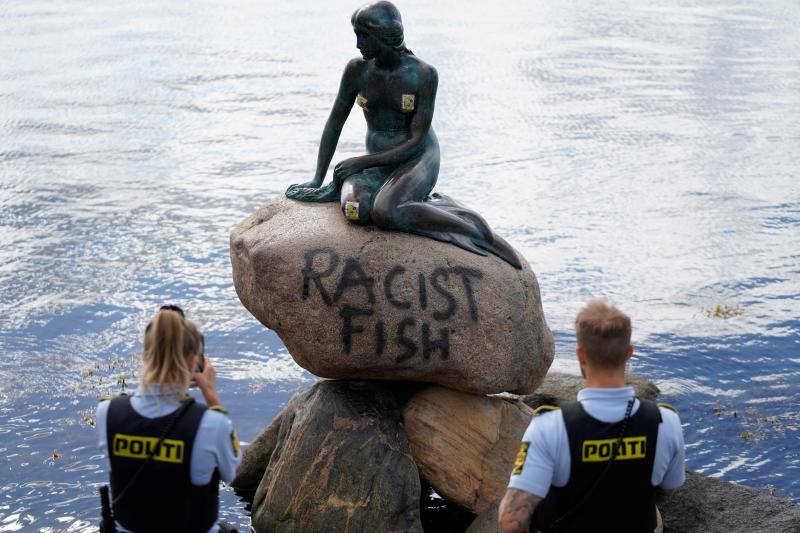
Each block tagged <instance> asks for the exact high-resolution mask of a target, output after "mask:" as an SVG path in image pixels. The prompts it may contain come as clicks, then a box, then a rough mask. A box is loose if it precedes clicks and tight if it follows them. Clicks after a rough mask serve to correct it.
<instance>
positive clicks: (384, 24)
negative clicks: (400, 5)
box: [350, 1, 409, 59]
mask: <svg viewBox="0 0 800 533" xmlns="http://www.w3.org/2000/svg"><path fill="white" fill-rule="evenodd" d="M350 23H351V24H352V25H353V31H355V32H356V38H357V44H356V46H358V49H359V50H361V54H362V55H363V56H364V59H372V58H374V57H376V56H378V55H379V53H380V48H381V47H384V48H388V49H390V50H394V51H396V52H409V50H408V48H406V45H405V39H404V37H403V21H402V19H401V18H400V11H398V10H397V8H396V7H395V6H394V4H392V3H391V2H386V1H381V2H375V3H372V4H367V5H365V6H362V7H360V8H358V9H356V11H355V12H354V13H353V16H352V17H350Z"/></svg>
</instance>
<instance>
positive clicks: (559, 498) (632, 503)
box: [499, 301, 684, 533]
mask: <svg viewBox="0 0 800 533" xmlns="http://www.w3.org/2000/svg"><path fill="white" fill-rule="evenodd" d="M575 329H576V336H577V341H578V342H577V344H578V345H577V349H576V353H577V356H578V362H579V363H580V367H581V373H582V374H583V376H584V378H585V379H586V388H585V389H583V390H581V391H580V393H578V400H577V401H572V402H564V403H562V404H561V407H560V408H556V407H550V406H543V407H540V408H539V409H537V410H536V411H535V414H534V418H533V420H532V421H531V424H530V426H529V427H528V429H527V430H526V432H525V435H524V436H523V441H522V444H521V446H520V450H519V453H518V455H517V458H516V462H515V464H514V470H513V472H512V475H511V481H510V482H509V485H508V490H507V491H506V494H505V496H504V497H503V500H502V501H501V503H500V509H499V520H500V527H501V529H502V530H503V531H504V532H506V533H512V532H528V531H536V530H538V531H542V532H550V531H559V532H578V531H614V532H631V533H644V532H651V531H660V527H661V525H660V516H659V515H658V510H657V509H656V500H657V499H661V500H660V501H663V499H665V498H666V497H667V496H668V493H669V491H671V490H672V489H675V488H677V487H680V486H681V485H682V484H683V482H684V446H683V432H682V430H681V426H680V419H679V418H678V414H677V412H676V411H675V410H674V408H672V407H670V406H667V405H666V404H656V403H654V402H651V401H647V400H640V399H638V398H635V397H634V390H633V388H632V387H626V386H625V384H624V382H625V365H626V363H627V361H628V359H630V357H631V356H632V355H633V346H631V344H630V338H631V321H630V318H628V316H626V315H625V314H624V313H622V312H621V311H619V310H618V309H616V308H615V307H613V306H610V305H607V304H605V303H603V302H600V301H593V302H589V304H587V305H586V307H584V308H583V309H582V310H581V311H580V313H579V314H578V316H577V318H576V320H575Z"/></svg>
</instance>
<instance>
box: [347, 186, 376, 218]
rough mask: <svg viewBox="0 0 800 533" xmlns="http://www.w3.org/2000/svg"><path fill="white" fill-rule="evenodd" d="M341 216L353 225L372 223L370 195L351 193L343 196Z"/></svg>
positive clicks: (361, 192) (359, 192)
mask: <svg viewBox="0 0 800 533" xmlns="http://www.w3.org/2000/svg"><path fill="white" fill-rule="evenodd" d="M340 205H341V208H342V214H343V215H344V217H345V218H346V219H347V220H349V221H350V222H353V223H354V224H369V223H370V222H371V221H372V216H371V211H372V195H371V194H369V193H367V192H365V191H352V193H351V194H343V195H342V199H341V204H340Z"/></svg>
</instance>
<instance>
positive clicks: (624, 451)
mask: <svg viewBox="0 0 800 533" xmlns="http://www.w3.org/2000/svg"><path fill="white" fill-rule="evenodd" d="M634 401H635V398H632V399H631V400H630V401H629V402H628V405H627V408H626V411H625V417H624V418H623V419H622V420H621V421H619V422H616V423H610V424H609V423H605V422H601V421H600V420H597V419H595V418H593V417H592V416H591V415H589V414H588V413H587V412H586V411H585V410H584V409H583V406H582V405H581V404H580V402H577V401H576V402H564V403H562V404H561V411H562V415H563V417H564V424H565V426H566V430H567V438H568V440H569V448H570V477H569V480H568V482H567V484H566V485H565V486H563V487H550V491H549V492H548V494H547V497H546V498H544V499H543V500H542V501H541V502H539V505H537V506H536V511H535V512H534V516H533V527H535V528H538V529H539V530H540V531H542V532H547V533H549V532H572V531H591V530H595V529H597V528H598V526H603V525H607V526H608V527H609V528H611V529H612V530H613V531H615V532H625V533H628V532H630V533H640V532H645V531H653V529H654V528H655V526H656V516H655V493H656V487H654V486H653V485H652V483H651V477H652V472H653V462H654V461H655V448H656V440H657V438H658V426H659V424H660V423H661V413H660V411H659V410H658V406H657V405H656V404H655V403H654V402H650V401H647V400H639V409H638V410H637V412H636V414H635V415H633V416H631V411H632V409H633V405H634ZM612 465H614V466H613V469H614V470H613V471H614V475H612V476H609V475H608V474H609V472H610V471H611V470H612ZM579 512H580V513H579Z"/></svg>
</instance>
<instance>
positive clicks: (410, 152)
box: [333, 67, 439, 180]
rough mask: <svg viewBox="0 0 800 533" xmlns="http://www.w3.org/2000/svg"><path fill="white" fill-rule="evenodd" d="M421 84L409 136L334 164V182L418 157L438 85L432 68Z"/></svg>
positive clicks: (428, 70)
mask: <svg viewBox="0 0 800 533" xmlns="http://www.w3.org/2000/svg"><path fill="white" fill-rule="evenodd" d="M425 74H426V76H425V81H424V83H423V84H422V85H421V87H420V89H419V92H418V93H417V98H416V102H415V104H416V106H417V109H416V111H415V113H414V118H413V119H411V127H410V128H409V130H410V131H409V133H410V135H409V137H408V139H406V140H405V141H403V142H401V143H399V144H397V145H395V146H393V147H391V148H389V149H388V150H383V151H382V152H375V153H374V154H368V155H363V156H360V157H355V158H352V159H346V160H345V161H342V162H341V163H339V164H338V165H336V169H335V170H334V172H333V176H334V179H339V180H343V179H345V178H346V177H347V176H348V175H349V174H353V173H355V172H358V171H360V170H364V169H367V168H372V167H382V166H388V165H398V164H401V163H405V162H406V161H408V160H409V159H411V158H413V157H415V156H416V155H418V154H419V149H420V147H421V146H422V144H423V143H424V142H425V138H426V137H427V135H428V130H430V129H431V121H432V120H433V108H434V104H435V102H436V88H437V86H438V85H439V76H438V74H437V73H436V69H435V68H433V67H427V69H426V72H425Z"/></svg>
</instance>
